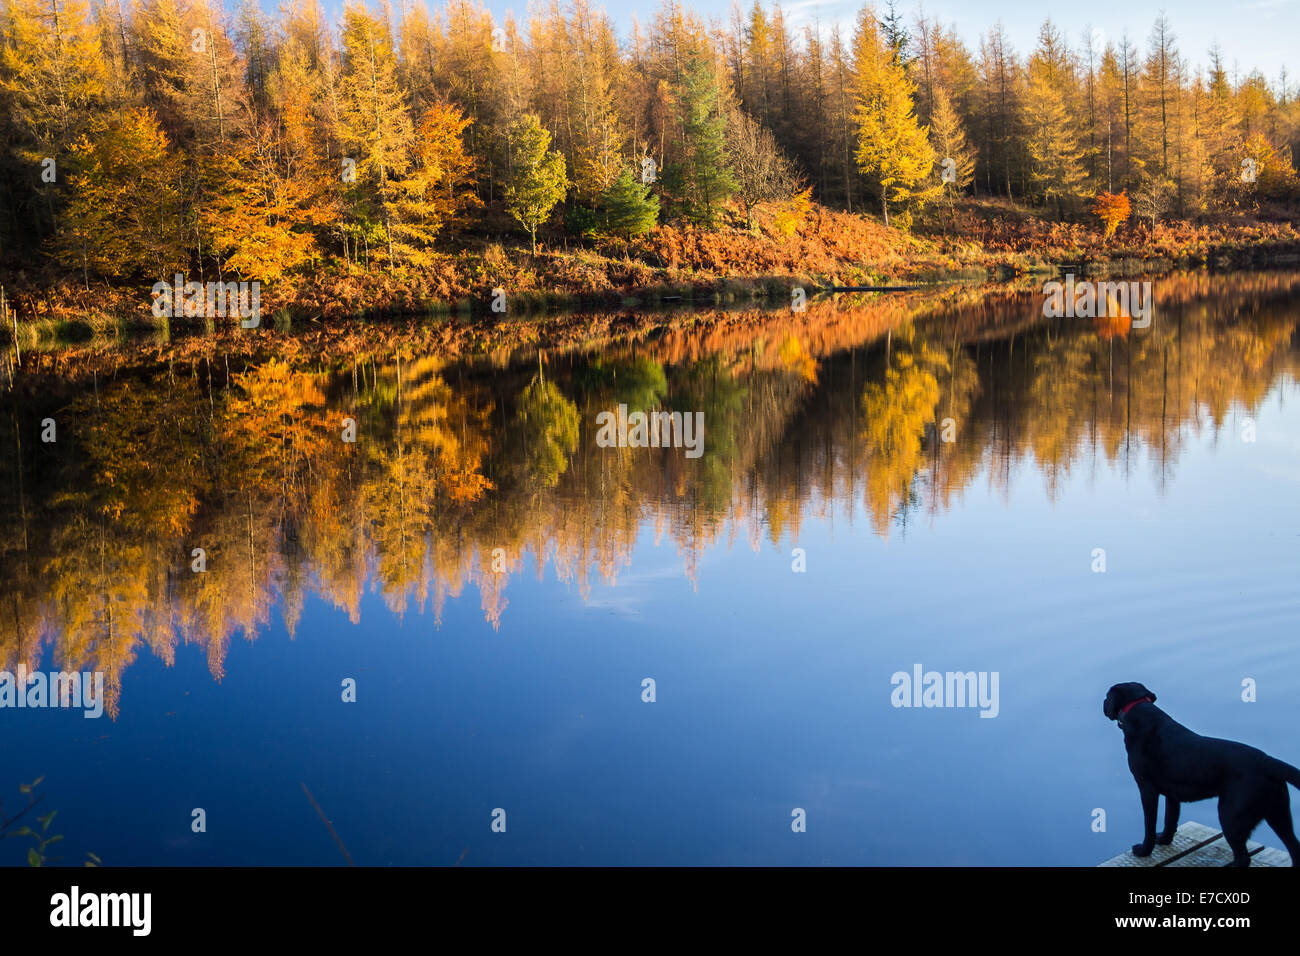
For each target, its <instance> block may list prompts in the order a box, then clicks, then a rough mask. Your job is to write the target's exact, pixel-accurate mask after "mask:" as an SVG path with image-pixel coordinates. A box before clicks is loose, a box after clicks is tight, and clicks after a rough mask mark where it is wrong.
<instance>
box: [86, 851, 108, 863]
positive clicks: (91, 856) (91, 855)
mask: <svg viewBox="0 0 1300 956" xmlns="http://www.w3.org/2000/svg"><path fill="white" fill-rule="evenodd" d="M86 856H88V857H90V858H91V859H92V860H94V861H95V862H96V863H103V862H104V861H103V860H101V859H100V858H99V857H97V856H95V854H93V853H91V852H90V851H86Z"/></svg>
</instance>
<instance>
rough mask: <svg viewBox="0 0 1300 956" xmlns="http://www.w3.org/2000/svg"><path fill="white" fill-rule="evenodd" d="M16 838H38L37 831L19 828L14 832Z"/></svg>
mask: <svg viewBox="0 0 1300 956" xmlns="http://www.w3.org/2000/svg"><path fill="white" fill-rule="evenodd" d="M14 836H36V831H35V830H33V829H32V828H31V827H19V828H18V829H17V830H15V831H14Z"/></svg>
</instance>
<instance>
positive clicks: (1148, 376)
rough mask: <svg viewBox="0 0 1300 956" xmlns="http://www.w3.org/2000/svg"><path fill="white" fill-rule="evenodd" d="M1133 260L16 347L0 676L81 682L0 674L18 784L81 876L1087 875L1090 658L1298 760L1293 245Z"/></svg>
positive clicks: (1125, 816) (1102, 843) (1137, 821)
mask: <svg viewBox="0 0 1300 956" xmlns="http://www.w3.org/2000/svg"><path fill="white" fill-rule="evenodd" d="M1152 288H1153V298H1154V310H1153V315H1152V317H1151V321H1150V323H1149V325H1147V327H1145V328H1141V327H1135V325H1136V323H1134V322H1132V321H1131V320H1130V319H1128V318H1124V317H1119V318H1109V319H1085V318H1073V317H1061V318H1044V317H1043V308H1042V307H1043V299H1044V296H1043V294H1042V287H1041V284H1038V285H1024V284H1022V285H1018V286H1009V287H1006V288H1001V289H994V290H992V291H989V290H968V289H957V290H948V291H946V292H944V293H943V294H941V295H936V296H930V297H924V296H918V295H908V296H902V297H893V298H889V297H881V298H879V299H878V300H875V301H872V300H867V299H860V300H852V301H850V300H845V301H843V302H838V303H834V302H826V301H820V300H819V301H817V302H814V303H813V304H811V305H810V307H809V309H808V310H807V311H806V312H804V313H789V312H786V313H782V312H779V311H778V312H773V313H768V314H762V315H749V314H733V315H730V316H724V317H723V318H722V319H721V320H720V321H718V322H717V323H714V324H708V323H705V322H698V323H691V322H681V323H678V324H677V325H676V327H669V328H667V329H665V330H664V331H662V332H660V333H657V334H653V335H651V334H637V335H631V336H629V337H625V338H624V339H623V340H619V339H617V338H611V339H609V340H606V341H601V342H597V343H592V344H590V345H587V346H584V347H579V348H572V349H566V350H549V351H547V352H545V353H542V354H537V353H533V354H527V353H524V352H518V353H513V354H510V355H497V356H493V357H485V358H479V359H475V360H465V361H452V360H446V359H443V358H440V357H438V356H437V355H434V354H428V353H427V352H426V353H421V352H418V351H414V350H412V349H409V348H403V347H401V346H400V345H399V346H393V347H390V344H391V343H389V342H388V341H387V338H388V336H387V334H386V333H385V331H384V330H383V328H382V327H378V326H375V327H371V328H370V330H369V333H372V334H373V339H374V348H373V349H372V350H370V351H369V352H368V353H367V354H357V355H356V356H354V357H351V358H349V359H346V360H342V361H340V360H338V359H337V358H329V359H326V358H322V357H320V356H313V355H312V353H311V350H310V349H309V348H307V347H304V346H303V344H302V341H301V340H300V339H298V338H296V336H297V334H298V333H297V330H294V331H290V332H288V333H284V332H281V331H277V330H276V329H274V328H270V329H262V330H259V331H258V333H256V334H258V335H260V336H262V339H264V344H263V345H262V348H261V351H260V352H259V353H258V354H256V355H252V356H249V355H242V356H240V357H237V358H234V357H231V356H229V355H223V354H221V353H220V352H217V351H213V352H212V353H211V354H204V355H201V356H200V355H199V354H198V353H197V352H196V351H195V350H194V349H193V348H191V349H189V351H188V352H186V353H185V354H184V355H183V356H177V355H172V356H171V358H170V360H168V358H166V357H165V356H167V354H168V353H167V352H166V350H165V349H159V348H153V349H145V350H140V349H134V348H132V347H128V346H123V348H122V349H121V351H120V352H118V353H116V354H104V353H102V352H94V351H89V350H88V351H85V352H79V353H74V354H69V355H67V356H64V357H62V358H59V357H57V356H46V357H44V359H43V360H42V358H41V357H39V356H38V357H29V356H24V364H23V366H22V367H20V368H19V369H17V370H16V371H12V375H11V377H8V378H6V379H4V380H3V381H0V671H6V672H10V673H13V674H16V673H17V672H18V669H19V668H20V667H22V668H25V669H26V671H27V672H32V671H42V672H49V671H63V672H69V673H71V672H86V673H87V674H96V673H97V674H100V675H102V688H103V689H102V696H100V697H99V698H98V700H99V706H102V708H103V714H102V716H99V717H97V718H95V717H89V718H88V717H86V716H84V714H85V713H86V709H85V706H84V704H85V702H84V701H83V707H82V708H80V709H78V708H74V707H71V706H63V707H56V706H49V704H50V703H52V702H60V703H68V702H69V701H68V699H66V698H65V699H64V700H62V701H56V700H55V698H57V696H58V695H57V694H47V695H45V703H46V706H33V707H26V706H24V707H21V708H20V707H17V706H7V707H3V708H0V801H3V808H4V810H5V811H6V812H8V813H12V812H14V811H15V810H17V809H19V808H20V807H21V806H22V805H23V802H24V800H25V799H26V798H25V797H24V796H23V795H21V794H20V793H19V790H18V788H19V786H20V785H21V784H28V783H31V782H32V781H33V780H35V779H36V778H38V777H42V776H43V777H44V779H43V780H42V781H41V783H40V784H39V786H38V788H37V792H38V793H39V794H40V795H41V796H42V798H43V802H42V804H41V807H42V810H41V812H42V813H43V812H46V811H48V810H50V809H56V810H57V811H58V816H57V818H56V819H55V821H54V822H53V823H52V828H53V829H52V831H51V832H56V831H57V832H58V833H61V834H62V835H63V837H64V839H63V840H62V841H61V842H59V843H57V844H54V845H52V846H50V847H49V848H48V850H47V853H48V854H49V855H50V856H51V857H60V858H61V859H60V860H58V861H57V862H63V863H70V864H73V865H79V864H80V862H81V860H82V859H83V858H84V857H85V854H86V853H94V854H96V855H97V856H98V857H99V858H101V859H102V860H103V861H104V862H105V863H106V864H109V865H145V864H150V865H229V864H254V865H260V864H314V865H345V864H346V862H347V860H348V859H351V860H352V861H354V862H355V863H356V864H357V865H372V866H386V865H452V864H458V863H459V864H460V865H463V866H470V865H490V864H498V865H500V864H506V865H515V864H578V865H583V864H837V865H838V864H850V865H859V864H866V865H872V864H921V865H986V864H993V865H1035V866H1036V865H1093V864H1096V863H1098V862H1100V861H1101V860H1103V859H1105V858H1108V857H1111V856H1113V855H1115V854H1116V853H1119V852H1121V851H1122V850H1124V849H1126V848H1127V847H1128V846H1129V844H1131V843H1133V842H1134V841H1135V840H1137V839H1138V838H1139V837H1140V835H1141V810H1140V806H1139V803H1138V798H1137V793H1136V787H1135V785H1134V783H1133V781H1132V778H1131V776H1130V775H1129V772H1128V769H1127V765H1126V762H1125V755H1124V750H1123V744H1122V738H1121V735H1120V734H1119V733H1118V732H1117V729H1116V726H1115V725H1114V724H1112V723H1111V722H1110V721H1108V720H1106V719H1105V718H1104V717H1103V715H1102V710H1101V703H1102V698H1103V696H1104V694H1105V692H1106V689H1107V688H1108V687H1109V686H1110V685H1111V684H1113V683H1116V682H1118V681H1127V680H1137V681H1141V682H1143V683H1145V684H1146V685H1147V686H1149V687H1150V688H1152V689H1153V690H1154V691H1155V692H1156V693H1157V694H1158V696H1159V701H1160V705H1161V706H1162V707H1163V708H1165V709H1166V710H1167V711H1169V712H1170V713H1171V714H1172V715H1173V716H1174V717H1175V718H1176V719H1178V720H1180V721H1181V722H1183V723H1185V724H1187V725H1188V726H1190V727H1192V728H1193V729H1194V730H1197V731H1199V732H1202V733H1207V734H1211V735H1214V736H1223V737H1229V738H1235V739H1241V740H1244V741H1246V742H1248V743H1251V744H1253V745H1255V746H1258V747H1260V748H1262V749H1264V750H1267V751H1269V752H1270V753H1273V754H1274V755H1275V756H1277V757H1279V758H1281V759H1283V760H1287V761H1288V762H1291V763H1297V762H1300V740H1297V738H1296V735H1295V728H1296V727H1297V726H1300V642H1298V641H1297V640H1296V638H1297V634H1298V631H1300V628H1298V625H1300V494H1298V492H1300V406H1297V404H1296V403H1297V401H1298V400H1300V390H1298V389H1297V380H1298V373H1300V338H1298V337H1297V324H1298V323H1300V274H1295V273H1286V272H1261V273H1250V274H1231V275H1213V274H1210V273H1196V274H1180V275H1171V276H1165V277H1160V278H1155V279H1154V280H1153V287H1152ZM261 341H262V340H259V343H261ZM291 341H292V342H293V347H290V345H289V343H290V342H291ZM620 406H622V407H623V408H622V410H621V411H620ZM611 412H612V413H614V414H615V415H616V416H622V418H619V417H616V418H615V419H613V421H615V422H619V421H622V422H624V423H625V425H626V427H625V428H618V427H615V428H612V429H611V430H610V431H609V432H607V433H606V434H605V436H604V438H603V439H602V440H600V441H598V440H597V439H598V432H599V423H598V417H599V416H601V415H602V413H611ZM655 412H669V413H671V412H679V413H681V417H680V419H679V420H678V422H677V426H676V430H675V431H673V432H671V433H669V432H668V428H669V427H670V425H671V424H672V420H671V419H667V418H664V419H659V418H654V419H647V420H648V421H651V422H653V423H655V424H658V425H662V426H663V427H664V430H665V431H664V436H665V440H664V441H663V442H661V443H660V444H661V445H667V446H668V447H640V445H644V444H646V442H643V441H639V439H638V438H637V435H636V431H635V426H636V423H637V421H638V419H635V418H633V416H634V415H636V414H637V413H640V414H641V415H642V416H644V415H646V414H647V413H655ZM697 415H698V416H699V418H698V419H696V417H695V416H697ZM696 420H698V421H700V422H702V429H701V431H700V432H699V433H698V434H693V435H688V436H683V435H682V426H683V424H686V423H689V422H693V421H696ZM605 421H606V422H608V421H610V419H605ZM643 437H644V436H643ZM685 439H690V440H693V441H694V442H695V445H694V447H691V445H690V441H687V440H685ZM929 672H936V673H937V674H938V675H939V678H938V679H939V680H940V682H941V686H934V685H933V681H932V680H931V679H930V678H927V677H926V675H927V674H928V673H929ZM949 673H951V674H953V675H954V677H956V675H969V683H967V678H965V677H962V678H961V679H956V680H949V679H948V678H947V676H946V675H948V674H949ZM917 674H919V675H920V677H921V683H922V685H927V684H929V685H931V686H930V687H929V690H930V691H931V692H933V693H927V692H926V691H925V689H924V687H915V688H913V687H911V682H912V681H913V678H914V675H917ZM42 680H44V678H42ZM88 686H89V687H91V688H93V686H94V685H93V682H91V683H89V684H88ZM967 687H971V688H973V689H974V691H975V693H974V695H973V698H968V697H966V696H965V694H964V691H965V690H966V689H967ZM28 690H29V692H30V688H28ZM981 690H982V691H983V692H984V695H983V700H981V699H980V691H981ZM28 699H30V698H28ZM15 700H16V698H15ZM927 702H928V703H929V704H931V705H935V704H945V705H948V706H926V703H927ZM901 704H908V705H915V704H920V706H900V705H901ZM196 811H202V812H201V813H198V814H196ZM1098 811H1103V812H1104V817H1103V816H1102V815H1101V814H1099V813H1098ZM1183 819H1184V820H1200V821H1202V822H1205V823H1209V824H1214V823H1216V820H1217V818H1216V815H1215V810H1214V807H1213V805H1212V804H1194V805H1189V806H1186V807H1184V810H1183ZM326 820H328V821H329V823H328V824H327V823H326ZM1102 820H1104V824H1105V829H1104V831H1101V830H1100V828H1099V827H1100V824H1099V823H1098V821H1102ZM200 823H202V827H200V826H199V824H200ZM331 828H332V829H331ZM1257 836H1258V837H1259V838H1260V839H1261V840H1262V841H1263V842H1266V843H1269V844H1273V845H1275V844H1276V840H1275V838H1274V837H1273V836H1272V834H1271V832H1269V831H1267V830H1261V831H1260V833H1259V834H1257ZM29 842H30V841H27V840H22V839H14V840H5V841H3V842H0V863H5V864H19V865H21V864H22V863H23V862H24V860H25V855H26V852H27V847H28V845H29Z"/></svg>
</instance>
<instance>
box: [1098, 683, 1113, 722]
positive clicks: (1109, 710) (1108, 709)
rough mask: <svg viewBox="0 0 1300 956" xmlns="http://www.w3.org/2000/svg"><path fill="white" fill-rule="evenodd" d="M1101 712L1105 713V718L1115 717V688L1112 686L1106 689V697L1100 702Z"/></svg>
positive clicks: (1111, 718)
mask: <svg viewBox="0 0 1300 956" xmlns="http://www.w3.org/2000/svg"><path fill="white" fill-rule="evenodd" d="M1101 712H1102V713H1103V714H1105V715H1106V719H1107V720H1114V719H1115V716H1116V714H1115V688H1114V687H1112V688H1111V689H1110V690H1108V691H1106V698H1105V700H1103V701H1102V702H1101Z"/></svg>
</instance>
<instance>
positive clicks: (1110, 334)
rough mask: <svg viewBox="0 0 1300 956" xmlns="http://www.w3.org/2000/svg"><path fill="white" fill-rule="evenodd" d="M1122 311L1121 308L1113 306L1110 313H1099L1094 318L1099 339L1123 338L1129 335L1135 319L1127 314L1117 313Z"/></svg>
mask: <svg viewBox="0 0 1300 956" xmlns="http://www.w3.org/2000/svg"><path fill="white" fill-rule="evenodd" d="M1120 312H1121V310H1120V309H1118V308H1117V307H1112V308H1111V309H1110V310H1109V314H1107V315H1099V316H1097V318H1095V319H1093V320H1092V321H1093V324H1094V325H1095V326H1096V328H1097V337H1098V338H1099V339H1101V340H1102V341H1105V340H1106V339H1113V338H1121V339H1122V338H1124V337H1125V336H1126V335H1128V330H1129V327H1130V326H1131V325H1132V324H1133V320H1132V319H1131V318H1130V317H1129V316H1127V315H1123V314H1117V313H1120Z"/></svg>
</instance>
